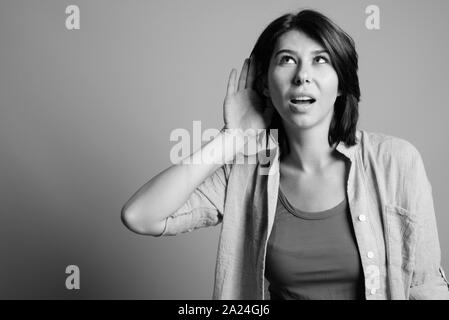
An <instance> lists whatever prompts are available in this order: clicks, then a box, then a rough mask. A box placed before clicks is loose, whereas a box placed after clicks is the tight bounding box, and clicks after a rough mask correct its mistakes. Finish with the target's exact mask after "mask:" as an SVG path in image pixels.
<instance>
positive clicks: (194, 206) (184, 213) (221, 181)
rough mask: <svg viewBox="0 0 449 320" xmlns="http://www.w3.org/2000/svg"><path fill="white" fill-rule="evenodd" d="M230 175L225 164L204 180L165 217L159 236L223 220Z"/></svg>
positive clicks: (178, 232) (215, 223) (207, 225)
mask: <svg viewBox="0 0 449 320" xmlns="http://www.w3.org/2000/svg"><path fill="white" fill-rule="evenodd" d="M228 176H229V165H228V164H225V165H223V166H222V167H220V168H219V169H217V170H216V171H215V172H214V173H213V174H212V175H210V176H209V177H208V178H207V179H206V180H204V181H203V182H202V183H201V184H200V185H199V186H198V187H197V188H196V189H195V191H194V192H193V193H192V194H191V195H190V197H189V198H188V199H187V201H186V202H185V203H184V204H183V205H182V206H181V207H180V208H179V209H178V210H176V211H175V212H174V213H173V214H172V215H170V216H168V217H167V218H166V219H165V228H164V231H163V232H162V233H161V234H160V235H159V237H160V236H174V235H177V234H180V233H184V232H191V231H193V230H195V229H198V228H204V227H209V226H215V225H217V224H219V223H220V222H221V221H222V220H223V212H224V204H225V197H226V188H227V182H228Z"/></svg>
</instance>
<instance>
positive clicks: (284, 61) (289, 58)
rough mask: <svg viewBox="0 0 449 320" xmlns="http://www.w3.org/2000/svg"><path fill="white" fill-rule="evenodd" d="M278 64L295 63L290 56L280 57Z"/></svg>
mask: <svg viewBox="0 0 449 320" xmlns="http://www.w3.org/2000/svg"><path fill="white" fill-rule="evenodd" d="M288 61H290V62H288ZM279 62H280V63H292V62H293V63H295V60H294V59H293V58H292V57H290V56H282V57H281V59H280V60H279Z"/></svg>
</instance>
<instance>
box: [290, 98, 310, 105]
mask: <svg viewBox="0 0 449 320" xmlns="http://www.w3.org/2000/svg"><path fill="white" fill-rule="evenodd" d="M315 101H316V100H315V99H313V98H299V99H290V102H291V103H293V104H297V105H309V104H312V103H314V102H315Z"/></svg>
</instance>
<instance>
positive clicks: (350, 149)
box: [258, 130, 362, 162]
mask: <svg viewBox="0 0 449 320" xmlns="http://www.w3.org/2000/svg"><path fill="white" fill-rule="evenodd" d="M361 134H362V133H361V131H360V130H357V131H356V144H355V145H353V146H348V145H347V144H346V143H345V142H343V141H340V142H339V143H338V145H337V147H336V149H337V151H338V152H340V153H341V154H343V155H344V156H345V157H346V158H348V159H349V160H351V162H352V161H353V160H354V155H355V153H356V151H357V150H358V148H359V146H360V138H361ZM258 144H259V146H260V147H261V148H263V149H270V150H271V149H279V140H278V134H277V132H273V131H272V130H271V131H270V134H269V138H268V145H267V143H266V131H265V130H264V132H263V134H261V135H260V136H259V139H258Z"/></svg>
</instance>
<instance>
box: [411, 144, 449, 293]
mask: <svg viewBox="0 0 449 320" xmlns="http://www.w3.org/2000/svg"><path fill="white" fill-rule="evenodd" d="M409 175H410V177H411V179H410V182H411V184H410V189H409V191H410V196H411V198H410V199H411V200H410V202H411V205H412V208H414V209H413V210H414V213H415V215H416V217H417V219H418V229H417V230H418V231H417V232H418V235H417V236H418V239H417V245H416V252H415V267H414V270H413V276H412V281H411V285H410V299H412V300H418V299H419V300H421V299H432V300H442V299H444V300H447V299H449V284H448V281H447V279H446V277H445V274H444V271H443V269H442V268H441V265H440V263H441V252H440V243H439V240H438V231H437V224H436V218H435V210H434V205H433V198H432V187H431V184H430V182H429V180H428V178H427V174H426V171H425V168H424V163H423V160H422V158H421V155H420V154H419V152H418V151H417V150H416V149H415V150H414V152H413V156H412V165H411V170H410V173H409Z"/></svg>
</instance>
